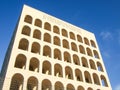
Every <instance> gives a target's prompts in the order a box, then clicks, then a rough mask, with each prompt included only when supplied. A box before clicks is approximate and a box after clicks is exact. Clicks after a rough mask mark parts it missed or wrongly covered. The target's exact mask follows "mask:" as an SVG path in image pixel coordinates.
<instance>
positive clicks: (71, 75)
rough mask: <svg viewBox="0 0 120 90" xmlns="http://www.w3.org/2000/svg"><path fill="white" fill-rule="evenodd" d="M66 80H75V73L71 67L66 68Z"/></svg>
mask: <svg viewBox="0 0 120 90" xmlns="http://www.w3.org/2000/svg"><path fill="white" fill-rule="evenodd" d="M65 78H67V79H72V80H73V72H72V69H71V68H70V67H68V66H67V67H65Z"/></svg>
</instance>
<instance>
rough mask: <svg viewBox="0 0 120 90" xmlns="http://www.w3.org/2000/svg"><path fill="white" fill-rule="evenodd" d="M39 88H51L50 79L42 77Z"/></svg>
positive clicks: (48, 89) (47, 89)
mask: <svg viewBox="0 0 120 90" xmlns="http://www.w3.org/2000/svg"><path fill="white" fill-rule="evenodd" d="M41 90H52V85H51V82H50V80H48V79H44V80H43V81H42V88H41Z"/></svg>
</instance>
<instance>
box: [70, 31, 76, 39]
mask: <svg viewBox="0 0 120 90" xmlns="http://www.w3.org/2000/svg"><path fill="white" fill-rule="evenodd" d="M70 39H73V40H75V35H74V33H73V32H70Z"/></svg>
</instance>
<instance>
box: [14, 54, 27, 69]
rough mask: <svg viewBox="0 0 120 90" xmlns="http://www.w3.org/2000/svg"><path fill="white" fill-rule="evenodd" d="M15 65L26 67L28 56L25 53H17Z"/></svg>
mask: <svg viewBox="0 0 120 90" xmlns="http://www.w3.org/2000/svg"><path fill="white" fill-rule="evenodd" d="M15 67H16V68H21V69H25V67H26V56H25V55H23V54H19V55H17V57H16V61H15Z"/></svg>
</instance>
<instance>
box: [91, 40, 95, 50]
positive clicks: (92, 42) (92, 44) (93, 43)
mask: <svg viewBox="0 0 120 90" xmlns="http://www.w3.org/2000/svg"><path fill="white" fill-rule="evenodd" d="M90 43H91V46H92V47H94V48H96V45H95V42H94V41H93V40H90Z"/></svg>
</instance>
